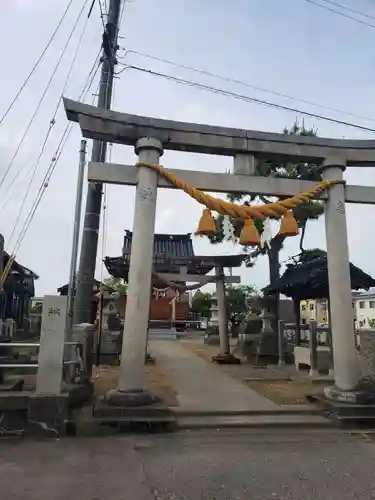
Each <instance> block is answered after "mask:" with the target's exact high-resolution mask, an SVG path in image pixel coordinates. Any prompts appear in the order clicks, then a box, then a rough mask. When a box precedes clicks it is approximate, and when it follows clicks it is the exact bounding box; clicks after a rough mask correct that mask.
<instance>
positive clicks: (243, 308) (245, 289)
mask: <svg viewBox="0 0 375 500" xmlns="http://www.w3.org/2000/svg"><path fill="white" fill-rule="evenodd" d="M257 294H258V292H257V290H256V288H255V287H253V286H251V285H237V286H227V287H226V297H227V309H228V319H229V321H231V322H233V320H235V319H236V317H238V316H244V315H245V314H246V312H247V311H248V309H249V302H250V300H251V299H252V298H253V297H255V296H256V295H257Z"/></svg>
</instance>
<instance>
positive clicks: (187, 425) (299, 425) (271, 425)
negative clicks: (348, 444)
mask: <svg viewBox="0 0 375 500" xmlns="http://www.w3.org/2000/svg"><path fill="white" fill-rule="evenodd" d="M189 420H190V419H186V420H184V419H179V420H177V429H178V430H199V429H290V430H295V429H306V430H308V429H335V425H334V423H333V422H331V421H329V420H326V419H324V420H323V419H322V420H317V421H316V422H313V421H310V422H303V421H301V422H293V421H291V422H285V421H284V422H277V420H275V421H269V422H254V421H253V422H251V421H242V422H230V421H226V420H223V421H222V422H212V421H209V420H208V421H206V422H204V421H200V422H191V421H189Z"/></svg>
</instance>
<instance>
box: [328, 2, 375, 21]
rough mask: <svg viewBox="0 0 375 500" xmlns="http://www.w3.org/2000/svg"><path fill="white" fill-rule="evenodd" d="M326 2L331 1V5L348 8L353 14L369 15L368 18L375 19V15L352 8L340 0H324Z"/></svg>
mask: <svg viewBox="0 0 375 500" xmlns="http://www.w3.org/2000/svg"><path fill="white" fill-rule="evenodd" d="M323 1H324V2H325V3H330V4H331V5H334V6H335V7H339V8H340V9H343V10H347V11H348V12H353V14H358V15H359V16H363V17H367V19H373V20H375V16H371V15H370V14H367V13H366V12H361V11H360V10H357V9H352V8H350V7H347V6H346V5H343V4H341V3H338V2H333V1H332V0H323Z"/></svg>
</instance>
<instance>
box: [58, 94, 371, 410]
mask: <svg viewBox="0 0 375 500" xmlns="http://www.w3.org/2000/svg"><path fill="white" fill-rule="evenodd" d="M64 104H65V109H66V113H67V116H68V119H69V120H72V121H76V122H78V123H79V125H80V127H81V130H82V134H83V136H84V137H86V138H90V139H97V140H103V141H108V142H114V143H119V144H123V145H130V146H133V147H134V148H135V153H136V154H137V155H138V158H139V162H148V163H154V164H158V163H159V158H160V156H161V155H162V154H163V150H164V149H170V150H175V151H187V152H195V153H205V154H212V155H225V156H232V157H233V158H234V168H233V174H222V173H209V172H197V171H190V170H189V171H188V170H169V169H168V171H170V172H172V173H173V174H175V175H176V176H178V178H180V179H182V180H183V181H185V182H187V183H189V184H190V185H191V186H194V187H196V188H198V189H201V190H203V191H211V192H222V193H251V194H264V195H270V196H280V195H282V196H294V195H296V194H297V193H299V192H302V191H306V190H309V189H312V188H313V187H315V186H316V183H315V182H310V181H299V180H288V179H277V178H268V177H254V176H253V175H254V173H255V166H256V162H257V160H259V159H261V160H264V159H266V160H279V161H283V162H289V161H293V162H296V161H298V162H301V161H306V162H314V163H317V164H320V166H321V171H322V176H323V179H324V180H340V179H343V172H344V170H345V168H346V167H347V166H352V167H361V166H375V141H372V140H370V141H367V140H366V141H365V140H341V139H327V138H317V137H304V136H289V135H284V134H276V133H266V132H259V131H252V130H242V129H234V128H225V127H216V126H215V127H213V126H209V125H200V124H192V123H184V122H175V121H169V120H161V119H154V118H149V117H142V116H136V115H129V114H125V113H119V112H114V111H107V110H104V109H100V108H96V107H93V106H89V105H86V104H82V103H79V102H75V101H71V100H67V99H65V101H64ZM252 176H253V177H252ZM88 179H89V181H90V182H106V183H113V184H122V185H132V186H137V191H136V201H135V213H134V232H133V245H134V248H135V249H136V251H135V252H132V256H131V265H130V273H129V290H128V307H127V312H126V319H125V330H124V339H123V350H122V359H121V370H120V377H119V382H118V388H117V390H116V391H114V392H113V393H112V394H110V395H109V396H108V398H107V401H108V403H110V404H112V405H119V406H123V407H126V406H127V405H128V404H133V405H134V404H139V405H142V404H143V405H144V404H145V403H151V402H154V399H153V398H152V397H151V396H148V397H147V396H146V393H145V391H144V390H143V380H142V366H143V361H144V349H145V343H146V340H147V320H148V304H149V300H150V290H151V287H150V283H151V272H152V249H153V238H154V224H155V211H156V197H157V189H158V187H159V188H173V186H172V185H171V184H170V183H169V182H168V181H167V180H166V179H164V178H162V177H159V176H158V174H157V172H155V171H154V170H153V169H150V168H147V167H145V166H143V167H142V166H140V167H135V166H133V165H118V164H105V165H104V164H100V163H90V164H89V170H88ZM320 199H322V200H324V201H325V224H326V240H327V251H328V274H329V282H330V304H331V320H332V336H333V353H334V366H335V388H334V389H331V390H330V391H327V392H326V396H327V397H328V398H331V399H336V400H337V399H341V400H345V401H356V394H358V384H359V369H358V364H357V354H356V344H355V334H354V326H353V317H352V297H351V289H350V275H349V252H348V241H347V226H346V215H345V202H347V203H362V204H375V188H374V187H369V186H348V185H346V186H344V185H343V184H336V185H333V186H331V187H330V188H329V190H327V191H324V192H323V194H322V195H321V196H320ZM136 401H138V403H137V402H136Z"/></svg>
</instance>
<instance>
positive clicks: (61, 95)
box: [9, 0, 89, 240]
mask: <svg viewBox="0 0 375 500" xmlns="http://www.w3.org/2000/svg"><path fill="white" fill-rule="evenodd" d="M87 3H88V0H87V1H86V2H85V3H84V4H83V7H82V10H81V12H80V14H79V17H78V19H80V17H81V14H82V12H83V9H84V8H85V7H86V4H87ZM88 21H89V18H88V17H87V19H86V22H85V23H84V25H83V29H82V32H81V35H80V37H79V39H78V42H77V46H76V48H75V50H74V53H73V58H72V60H71V62H70V66H69V69H68V73H67V76H66V78H65V82H64V85H63V89H62V91H61V94H60V96H59V98H58V100H57V104H56V107H55V110H54V113H53V116H52V119H51V120H50V122H49V126H48V129H47V132H46V135H45V138H44V141H43V143H42V147H41V149H40V151H39V155H38V158H37V160H36V162H35V164H34V166H33V168H32V175H31V177H30V180H29V184H28V186H27V189H26V192H25V194H24V196H23V199H22V202H21V206H20V208H19V211H18V215H17V218H16V221H15V223H14V226H13V230H12V233H11V235H10V238H9V239H10V240H11V239H12V238H13V235H14V233H15V231H16V228H17V225H18V222H19V220H20V217H21V214H22V211H23V208H24V206H25V203H26V200H27V198H28V196H29V194H30V190H31V186H32V183H33V181H34V178H35V176H36V173H37V171H38V168H39V166H40V162H41V159H42V157H43V154H44V151H45V148H46V146H47V142H48V139H49V136H50V134H51V131H52V128H53V127H54V125H55V123H56V116H57V113H58V110H59V106H60V102H61V99H62V97H63V95H64V93H65V90H66V88H67V86H68V83H69V79H70V76H71V74H72V71H73V67H74V64H75V62H76V59H77V56H78V52H79V49H80V47H81V43H82V40H83V37H84V35H85V32H86V28H87V24H88Z"/></svg>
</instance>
